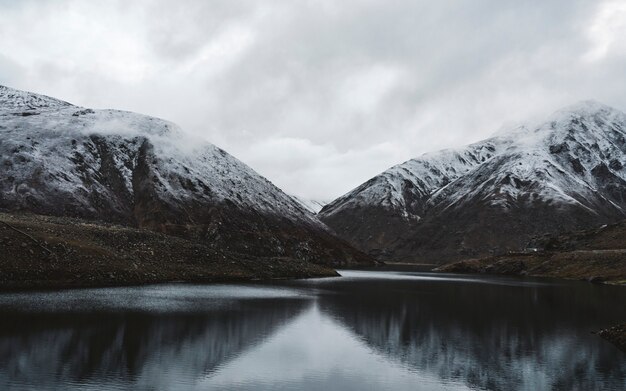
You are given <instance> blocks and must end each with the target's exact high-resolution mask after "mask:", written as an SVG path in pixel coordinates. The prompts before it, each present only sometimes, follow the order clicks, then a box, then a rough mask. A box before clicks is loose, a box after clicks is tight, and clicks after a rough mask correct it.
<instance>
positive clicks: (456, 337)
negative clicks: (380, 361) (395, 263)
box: [320, 276, 626, 390]
mask: <svg viewBox="0 0 626 391" xmlns="http://www.w3.org/2000/svg"><path fill="white" fill-rule="evenodd" d="M370 278H371V276H370ZM420 280H421V281H420V284H419V285H417V284H415V283H412V282H411V279H410V278H407V279H406V280H404V281H402V282H401V283H399V282H398V281H394V282H390V281H389V280H386V279H377V280H375V279H370V280H369V281H368V284H367V286H366V287H363V288H361V289H359V288H358V287H359V286H363V285H361V284H360V283H358V282H357V281H353V282H350V283H343V284H340V285H341V286H337V287H336V290H337V292H338V294H336V295H333V296H325V297H322V298H321V300H320V307H321V308H322V310H323V311H324V312H325V313H327V314H328V315H329V316H330V317H332V318H334V319H336V320H337V321H338V322H340V323H341V324H342V325H344V326H345V327H346V328H348V329H350V330H351V331H352V332H353V333H354V334H356V335H358V336H359V337H360V338H361V339H362V340H363V341H364V343H366V344H367V345H368V346H370V347H372V348H373V349H375V351H376V352H378V353H380V354H382V355H385V356H386V357H388V358H389V359H390V360H397V361H400V362H402V363H404V364H406V365H408V366H410V367H412V368H416V369H420V370H423V369H427V370H428V371H429V372H432V373H436V374H437V375H438V376H439V377H440V378H441V379H450V380H462V381H463V382H464V383H465V384H467V385H469V386H470V387H473V388H478V389H490V390H515V389H526V390H543V389H564V390H574V389H580V390H593V389H616V390H618V389H624V388H625V387H626V361H625V360H624V354H623V353H622V352H620V351H618V350H617V349H616V348H614V347H612V346H610V345H609V344H608V343H607V342H605V341H603V340H601V339H600V338H598V337H597V336H595V335H592V334H591V333H590V331H591V330H597V329H598V328H599V327H601V325H603V324H611V323H616V322H618V321H619V320H620V319H624V317H625V316H626V313H624V307H623V303H624V302H625V301H624V300H625V299H626V297H625V295H624V293H625V292H623V290H619V289H615V288H611V287H596V286H592V285H589V284H580V283H573V284H569V283H558V284H556V285H550V284H546V283H544V282H538V283H537V282H529V281H519V280H514V279H495V278H494V279H491V281H490V283H489V284H484V282H485V281H483V280H482V279H481V278H477V279H476V280H475V281H472V280H469V281H465V282H460V281H458V280H455V283H454V284H447V283H446V282H444V281H440V280H439V281H438V280H437V279H434V280H433V279H429V278H426V279H422V278H420ZM355 290H357V292H355ZM381 292H385V294H383V295H381V294H380V293H381Z"/></svg>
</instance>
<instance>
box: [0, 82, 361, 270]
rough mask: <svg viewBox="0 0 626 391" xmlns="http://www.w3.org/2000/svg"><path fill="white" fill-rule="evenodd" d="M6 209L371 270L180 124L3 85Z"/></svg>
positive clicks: (300, 210)
mask: <svg viewBox="0 0 626 391" xmlns="http://www.w3.org/2000/svg"><path fill="white" fill-rule="evenodd" d="M0 168H1V170H0V210H4V211H5V212H14V213H15V212H20V213H21V212H32V213H36V214H40V215H51V216H61V217H71V218H79V219H83V220H89V221H99V222H108V223H115V224H120V225H124V226H129V227H135V228H140V229H148V230H152V231H156V232H160V233H164V234H169V235H175V236H178V237H181V238H184V239H187V240H193V241H195V242H197V243H200V244H202V245H203V246H208V247H209V248H211V249H213V250H216V251H217V250H219V251H230V252H236V253H238V254H244V255H246V256H248V257H252V258H255V257H258V258H268V257H280V258H283V259H294V260H297V261H305V262H314V263H318V264H325V265H340V264H347V263H353V262H366V263H367V262H371V259H370V258H369V257H367V256H365V255H364V254H362V253H361V252H359V251H357V250H355V249H353V248H352V247H350V246H349V245H347V244H346V243H345V242H343V241H342V240H340V239H337V238H336V237H334V236H333V235H331V234H330V233H329V231H328V229H327V228H326V227H325V226H324V224H322V223H321V222H320V221H319V220H318V219H317V218H316V217H315V216H314V215H313V214H312V213H311V212H309V211H308V210H306V209H305V208H304V207H302V205H300V204H299V203H298V202H297V201H295V200H293V199H292V198H291V197H289V196H288V195H286V194H285V193H283V192H282V191H281V190H280V189H278V188H277V187H276V186H274V185H273V184H272V183H270V182H269V181H268V180H267V179H265V178H263V177H262V176H260V175H259V174H257V173H256V172H255V171H253V170H252V169H251V168H249V167H248V166H246V165H245V164H243V163H242V162H240V161H239V160H237V159H235V158H234V157H232V156H231V155H229V154H228V153H226V152H225V151H223V150H221V149H219V148H217V147H216V146H214V145H212V144H209V143H207V142H204V141H201V140H196V139H193V138H192V137H190V136H188V135H186V134H185V133H184V132H182V131H181V130H180V129H179V128H178V127H177V126H176V125H174V124H172V123H170V122H167V121H164V120H161V119H157V118H152V117H148V116H144V115H140V114H135V113H130V112H124V111H117V110H92V109H87V108H83V107H78V106H75V105H72V104H70V103H67V102H63V101H60V100H57V99H54V98H50V97H46V96H43V95H38V94H33V93H29V92H23V91H18V90H14V89H11V88H7V87H1V86H0Z"/></svg>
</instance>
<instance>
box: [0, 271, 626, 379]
mask: <svg viewBox="0 0 626 391" xmlns="http://www.w3.org/2000/svg"><path fill="white" fill-rule="evenodd" d="M342 274H343V277H342V278H335V279H318V280H308V281H291V282H284V283H275V284H271V285H270V284H238V285H182V284H181V285H159V286H149V287H138V288H112V289H89V290H74V291H62V292H54V293H49V292H47V293H28V294H2V295H0V316H1V318H0V319H1V323H0V389H2V390H37V391H40V390H79V389H80V390H96V389H97V390H102V389H106V390H109V389H113V390H118V389H119V390H128V389H132V390H324V391H330V390H358V391H361V390H467V389H471V390H483V389H488V390H517V389H519V390H543V389H563V390H577V389H578V390H595V389H598V390H625V389H626V354H624V353H622V352H621V351H619V350H618V349H617V348H615V347H614V346H613V345H611V344H609V343H608V342H605V341H604V340H602V339H601V338H600V337H598V336H596V335H593V334H591V333H590V332H591V331H593V330H597V329H599V328H602V327H605V326H609V325H612V324H614V323H618V322H620V321H624V320H626V308H625V305H624V303H626V288H622V287H606V286H596V285H591V284H586V283H578V282H548V281H545V280H522V279H507V278H497V277H467V276H458V275H439V274H436V275H435V274H429V273H411V272H365V271H344V272H342Z"/></svg>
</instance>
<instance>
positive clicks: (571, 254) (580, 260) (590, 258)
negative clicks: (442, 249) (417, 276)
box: [435, 221, 626, 285]
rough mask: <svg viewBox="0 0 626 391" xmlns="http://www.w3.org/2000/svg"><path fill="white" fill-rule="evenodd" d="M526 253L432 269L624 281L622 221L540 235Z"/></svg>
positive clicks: (625, 244)
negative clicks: (592, 227)
mask: <svg viewBox="0 0 626 391" xmlns="http://www.w3.org/2000/svg"><path fill="white" fill-rule="evenodd" d="M529 244H530V246H532V248H530V249H528V250H527V251H526V252H520V253H509V254H505V255H498V256H490V257H485V258H477V259H467V260H462V261H458V262H453V263H451V264H447V265H443V266H441V267H439V268H437V269H435V270H436V271H440V272H449V273H486V274H506V275H522V276H534V277H554V278H568V279H577V280H587V281H591V282H608V283H612V284H619V285H624V284H626V221H621V222H619V223H615V224H609V225H602V226H600V227H598V228H594V229H589V230H582V231H575V232H566V233H561V234H558V235H543V236H539V237H537V238H533V239H532V240H531V241H530V243H529Z"/></svg>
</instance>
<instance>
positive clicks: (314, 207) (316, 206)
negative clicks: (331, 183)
mask: <svg viewBox="0 0 626 391" xmlns="http://www.w3.org/2000/svg"><path fill="white" fill-rule="evenodd" d="M292 197H293V198H294V199H295V200H296V201H298V202H299V203H300V204H301V205H302V206H304V207H305V208H307V209H308V210H309V211H310V212H312V213H315V214H317V213H319V211H320V210H322V208H323V207H324V206H325V205H326V204H328V202H325V201H318V200H312V199H309V198H304V197H298V196H292Z"/></svg>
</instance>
